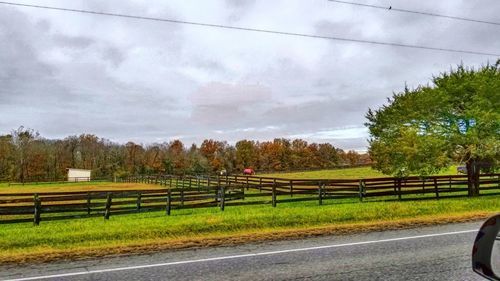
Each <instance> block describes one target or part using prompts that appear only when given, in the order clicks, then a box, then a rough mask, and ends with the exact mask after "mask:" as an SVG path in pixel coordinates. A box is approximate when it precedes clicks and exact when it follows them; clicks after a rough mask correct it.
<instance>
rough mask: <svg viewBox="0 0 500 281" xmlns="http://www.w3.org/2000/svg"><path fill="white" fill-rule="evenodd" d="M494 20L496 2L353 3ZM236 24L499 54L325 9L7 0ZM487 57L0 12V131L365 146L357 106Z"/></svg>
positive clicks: (495, 47)
mask: <svg viewBox="0 0 500 281" xmlns="http://www.w3.org/2000/svg"><path fill="white" fill-rule="evenodd" d="M356 1H358V2H360V3H371V4H379V5H386V6H389V5H391V6H392V7H394V8H404V9H410V10H418V11H428V12H434V13H440V14H448V15H455V16H463V17H468V18H475V19H481V20H490V21H498V12H499V11H500V1H498V0H462V1H460V0H446V1H434V0H423V1H388V0H377V1H368V0H356ZM13 2H16V3H27V4H38V5H46V6H56V7H64V8H73V9H85V10H92V11H100V12H108V13H122V14H131V15H138V16H147V17H158V18H168V19H176V20H184V21H194V22H204V23H211V24H222V25H231V26H239V27H250V28H259V29H269V30H277V31H287V32H295V33H307V34H314V35H322V36H336V37H346V38H353V39H362V40H375V41H384V42H394V43H402V44H414V45H424V46H433V47H439V48H451V49H464V50H473V51H480V52H488V53H499V52H500V26H498V25H488V24H479V23H471V22H464V21H456V20H449V19H443V18H438V17H428V16H420V15H412V14H407V13H398V12H395V11H389V10H387V11H386V10H380V9H371V8H363V7H359V6H352V5H345V4H339V3H334V2H329V1H326V0H287V1H264V0H262V1H257V0H256V1H252V0H227V1H223V0H204V1H200V0H178V1H175V0H165V1H138V0H127V1H123V0H112V1H102V0H91V1H63V0H39V1H29V0H24V1H16V0H13ZM496 59H497V58H496V57H494V56H485V55H469V54H460V53H448V52H437V51H429V50H419V49H408V48H398V47H390V46H378V45H370V44H360V43H354V42H341V41H332V40H324V39H314V38H303V37H294V36H285V35H277V34H265V33H258V32H248V31H236V30H227V29H217V28H209V27H199V26H191V25H183V24H172V23H166V22H155V21H144V20H135V19H124V18H116V17H110V16H99V15H88V14H78V13H70V12H61V11H52V10H43V9H35V8H27V7H15V6H9V5H4V4H0V134H6V133H9V132H10V131H11V130H13V129H16V128H17V127H19V126H21V125H23V126H25V127H29V128H33V129H35V130H37V131H39V132H40V134H41V135H42V136H44V137H47V138H64V137H66V136H68V135H75V134H81V133H92V134H96V135H98V136H100V137H104V138H108V139H110V140H113V141H116V142H126V141H129V140H130V141H135V142H138V143H144V144H147V143H153V142H163V141H169V140H172V139H176V138H178V139H181V140H182V141H183V142H185V143H186V144H189V143H192V142H196V143H200V141H201V140H203V139H205V138H214V139H219V140H227V141H229V142H230V143H232V142H234V141H236V140H239V139H244V138H247V139H254V140H270V139H273V138H275V137H286V138H296V137H297V138H304V139H306V140H309V141H317V142H331V143H332V144H333V145H335V146H337V147H340V148H343V149H356V150H365V149H366V145H367V142H366V139H367V138H368V134H367V131H366V129H365V128H364V126H363V123H364V121H365V120H364V115H365V113H366V111H367V109H368V108H377V107H378V106H380V105H382V104H383V103H384V102H386V97H388V96H390V95H392V92H394V91H396V92H397V91H400V90H402V89H403V88H404V85H405V83H406V84H407V85H409V86H410V87H414V86H417V85H419V84H426V83H428V82H429V79H430V78H431V77H432V75H433V74H438V73H439V72H441V71H446V70H448V69H449V68H450V67H452V66H455V65H456V64H458V63H460V62H463V63H464V64H466V65H471V66H480V65H481V64H484V63H486V62H487V61H490V62H494V61H495V60H496Z"/></svg>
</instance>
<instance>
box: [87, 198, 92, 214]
mask: <svg viewBox="0 0 500 281" xmlns="http://www.w3.org/2000/svg"><path fill="white" fill-rule="evenodd" d="M91 200H92V197H91V196H90V192H87V215H89V216H90V202H91Z"/></svg>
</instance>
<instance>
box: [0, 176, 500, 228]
mask: <svg viewBox="0 0 500 281" xmlns="http://www.w3.org/2000/svg"><path fill="white" fill-rule="evenodd" d="M119 181H122V182H129V183H149V184H155V185H157V187H156V188H155V189H146V190H116V189H113V190H103V191H70V192H41V193H35V194H33V193H21V192H20V193H0V224H5V223H17V222H33V223H34V224H35V225H38V224H39V223H40V221H42V220H43V221H51V220H60V219H70V218H84V217H93V216H103V217H104V218H105V219H109V217H110V216H114V215H119V214H129V213H139V212H148V211H164V212H165V214H166V215H170V214H171V212H172V210H175V209H181V208H203V207H218V208H220V209H221V210H222V211H223V210H224V209H225V208H226V207H227V206H241V205H257V204H270V205H272V206H273V207H276V206H277V205H278V204H279V203H286V202H299V201H318V204H319V205H322V204H323V201H325V200H337V201H339V200H342V199H349V198H350V199H352V198H355V199H356V200H359V201H363V200H421V199H439V198H451V197H464V196H467V176H466V175H453V176H432V177H427V178H421V177H408V178H404V179H401V178H371V179H344V180H340V179H285V178H271V177H257V176H241V175H228V176H183V177H178V176H170V175H158V176H140V177H128V178H124V179H120V180H119ZM480 185H481V188H480V192H481V195H497V194H500V174H485V175H481V177H480ZM350 202H352V200H351V201H350Z"/></svg>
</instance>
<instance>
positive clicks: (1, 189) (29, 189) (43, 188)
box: [0, 182, 163, 193]
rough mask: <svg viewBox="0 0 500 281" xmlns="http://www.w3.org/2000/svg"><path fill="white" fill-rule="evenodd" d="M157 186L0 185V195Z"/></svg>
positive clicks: (100, 183) (107, 184) (90, 184)
mask: <svg viewBox="0 0 500 281" xmlns="http://www.w3.org/2000/svg"><path fill="white" fill-rule="evenodd" d="M160 188H163V187H161V186H160V185H157V184H146V183H121V182H78V183H43V184H25V185H11V186H9V185H8V184H7V183H2V184H0V193H24V192H25V193H34V192H58V191H100V190H113V189H116V190H140V189H160Z"/></svg>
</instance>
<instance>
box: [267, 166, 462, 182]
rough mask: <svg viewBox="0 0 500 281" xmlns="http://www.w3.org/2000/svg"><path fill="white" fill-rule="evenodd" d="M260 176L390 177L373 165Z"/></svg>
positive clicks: (451, 170) (453, 172)
mask: <svg viewBox="0 0 500 281" xmlns="http://www.w3.org/2000/svg"><path fill="white" fill-rule="evenodd" d="M439 174H440V175H456V174H457V172H456V166H451V167H449V168H448V169H446V170H443V171H441V173H439ZM259 176H266V177H277V178H287V179H366V178H380V177H388V176H387V175H384V174H382V173H381V172H379V171H377V170H374V169H372V168H371V167H359V168H346V169H332V170H319V171H307V172H284V173H269V174H259Z"/></svg>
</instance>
